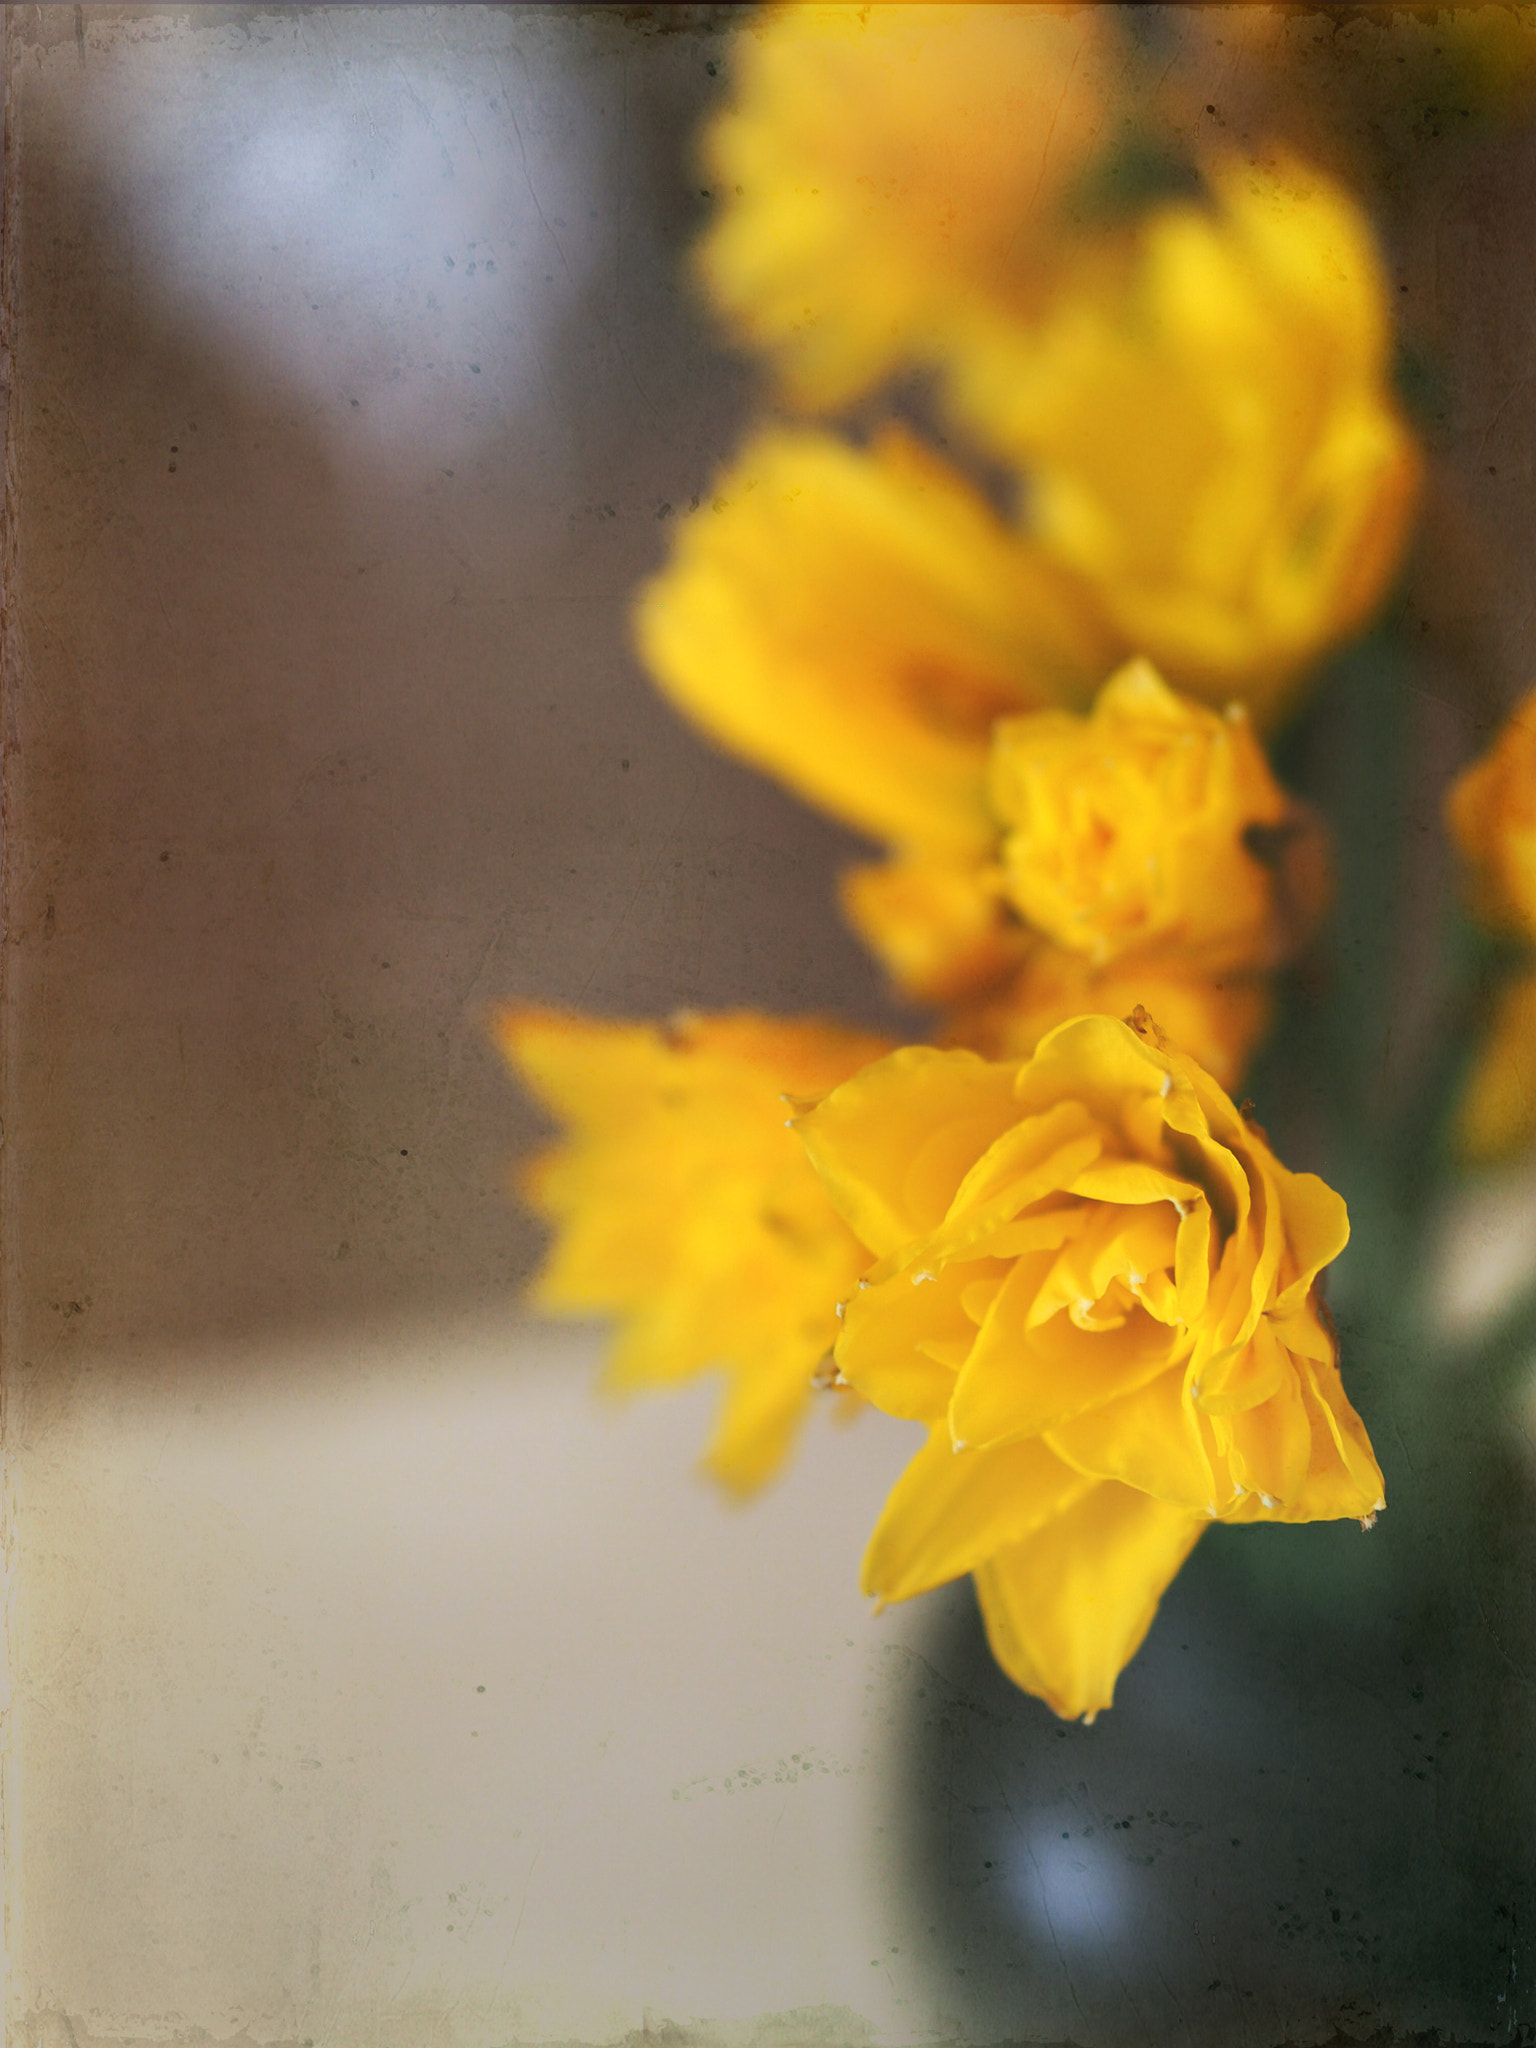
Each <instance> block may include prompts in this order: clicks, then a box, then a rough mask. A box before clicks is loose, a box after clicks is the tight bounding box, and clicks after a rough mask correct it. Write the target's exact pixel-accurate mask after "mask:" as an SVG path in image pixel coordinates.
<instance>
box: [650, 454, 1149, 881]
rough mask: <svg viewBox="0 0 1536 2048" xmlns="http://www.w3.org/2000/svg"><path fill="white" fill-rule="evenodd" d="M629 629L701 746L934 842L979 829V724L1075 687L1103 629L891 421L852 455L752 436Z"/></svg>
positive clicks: (966, 840)
mask: <svg viewBox="0 0 1536 2048" xmlns="http://www.w3.org/2000/svg"><path fill="white" fill-rule="evenodd" d="M636 633H637V635H638V641H639V647H640V652H641V656H642V658H643V659H644V661H645V663H646V665H647V667H648V668H649V669H650V671H651V673H652V675H653V676H654V677H655V679H656V681H657V682H658V683H659V684H660V686H661V688H662V689H663V690H664V691H665V692H666V694H667V695H668V696H669V697H670V698H671V699H672V701H673V702H674V703H675V704H676V705H677V706H678V707H679V709H681V710H682V711H684V712H686V713H687V714H688V715H689V717H691V718H693V719H694V720H696V721H697V722H698V724H700V725H701V726H702V727H703V728H704V730H705V731H706V732H707V733H708V734H709V735H710V736H711V737H712V738H713V739H715V740H716V741H718V742H719V743H720V744H721V745H722V746H725V747H727V748H729V749H730V750H731V751H732V752H733V753H736V754H739V755H741V756H742V757H743V758H744V759H745V760H747V761H750V762H751V763H752V764H753V765H754V766H756V767H759V768H765V769H767V770H769V771H770V772H771V773H772V774H775V775H777V776H778V777H779V778H780V779H781V780H782V781H783V782H785V783H787V784H788V785H789V787H790V788H791V789H793V790H795V791H796V792H797V793H798V794H799V795H801V796H803V797H806V798H808V799H809V800H810V801H811V802H813V803H816V804H819V805H821V806H822V807H823V808H824V809H826V810H828V811H830V812H831V813H832V814H833V815H834V816H835V817H839V818H842V819H843V820H844V821H845V822H846V823H848V824H851V825H854V826H857V827H858V828H859V829H860V830H862V831H865V832H868V833H870V834H871V835H872V836H874V837H875V838H877V839H884V840H887V841H889V842H891V843H893V844H895V845H900V846H916V847H920V848H922V849H924V850H925V851H926V852H929V853H932V854H936V855H942V856H945V857H948V858H950V859H951V860H953V859H956V858H959V857H975V856H981V855H983V854H985V853H986V851H987V849H988V848H989V846H990V844H991V838H992V829H993V828H992V824H991V820H990V818H989V816H988V813H987V809H986V803H985V797H984V789H983V773H984V768H985V761H986V745H987V734H988V732H989V731H990V729H991V725H992V721H993V720H994V719H995V718H996V717H997V716H998V715H999V714H1000V713H1001V712H1003V711H1009V710H1019V709H1022V708H1026V707H1028V706H1030V705H1033V704H1038V703H1041V702H1044V701H1049V700H1050V699H1052V698H1056V697H1059V696H1061V695H1062V694H1063V693H1067V694H1072V695H1078V694H1081V693H1082V692H1083V691H1084V690H1085V689H1086V688H1087V687H1090V686H1091V684H1092V683H1093V682H1094V681H1096V680H1097V677H1098V674H1099V673H1100V672H1101V670H1100V664H1101V663H1102V661H1103V660H1104V658H1105V654H1106V650H1107V649H1108V648H1109V647H1110V646H1112V645H1113V644H1114V643H1113V642H1110V641H1107V640H1106V639H1105V638H1104V636H1103V635H1102V633H1101V632H1100V631H1099V629H1098V627H1097V625H1096V623H1095V613H1094V612H1093V610H1092V609H1091V608H1089V607H1087V606H1085V605H1084V604H1083V603H1082V602H1081V600H1080V598H1079V597H1078V595H1077V593H1076V590H1075V587H1074V586H1073V583H1072V580H1071V578H1070V576H1063V575H1062V574H1061V572H1060V571H1058V570H1055V569H1054V568H1052V566H1051V565H1050V564H1048V563H1047V562H1045V561H1044V560H1043V558H1042V557H1041V556H1040V554H1039V552H1038V550H1036V549H1034V548H1033V547H1032V546H1030V545H1029V544H1028V543H1027V542H1023V541H1021V540H1020V539H1019V538H1018V537H1017V536H1016V535H1014V534H1013V533H1012V532H1010V530H1009V529H1008V528H1006V527H1005V526H1004V525H1003V523H1002V522H1001V521H1000V520H999V519H998V518H997V516H996V515H995V514H994V513H993V512H992V511H991V510H990V509H989V507H988V506H987V505H986V503H985V502H984V500H983V499H982V498H981V497H980V495H979V494H978V493H976V492H975V491H973V490H972V489H971V487H970V485H969V484H967V483H965V482H964V481H963V480H962V479H961V478H960V477H959V476H958V475H957V474H955V473H954V472H953V471H951V470H949V469H948V468H946V466H945V465H944V464H943V463H941V462H940V461H939V460H938V459H937V458H936V457H934V456H931V455H929V454H927V453H925V452H924V451H923V450H921V449H920V448H919V446H918V445H917V443H916V442H914V441H913V440H911V439H910V437H908V436H907V435H905V434H903V433H901V432H899V431H898V430H896V429H891V430H888V431H887V432H886V434H885V435H884V436H883V437H882V438H880V439H879V440H878V441H877V442H876V443H875V445H874V446H873V447H872V448H871V449H870V450H869V451H868V452H862V451H860V450H858V449H855V448H853V447H850V446H848V445H847V444H845V443H844V442H842V441H839V440H837V439H835V438H833V437H832V436H831V435H827V434H819V433H809V432H798V433H795V432H789V431H785V430H782V429H775V430H769V431H767V432H764V433H761V434H759V435H758V436H756V438H755V439H753V440H752V441H751V442H749V443H748V445H747V447H746V448H745V449H744V450H743V451H742V453H741V454H740V456H738V458H737V459H736V461H735V462H734V463H733V464H732V466H731V468H730V469H729V470H728V471H727V472H726V473H725V474H724V475H722V476H721V477H720V478H719V479H718V480H717V482H716V484H715V486H714V489H713V490H712V491H711V493H710V494H709V496H708V498H707V499H706V501H705V503H704V504H703V505H702V506H701V507H700V509H699V510H698V511H697V512H695V513H693V514H691V515H690V516H689V517H688V518H687V519H686V520H685V521H684V522H683V525H682V527H681V530H680V531H679V533H678V536H677V542H676V546H675V549H674V553H673V557H672V560H671V562H670V563H669V565H668V566H667V568H666V569H665V570H663V572H662V573H661V575H660V576H658V577H657V578H656V579H655V580H654V581H653V582H652V583H651V584H649V585H648V586H647V588H646V590H645V591H644V593H643V595H642V597H641V600H640V604H639V609H638V611H637V613H636Z"/></svg>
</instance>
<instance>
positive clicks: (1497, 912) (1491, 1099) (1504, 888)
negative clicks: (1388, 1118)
mask: <svg viewBox="0 0 1536 2048" xmlns="http://www.w3.org/2000/svg"><path fill="white" fill-rule="evenodd" d="M1446 823H1447V825H1448V826H1449V828H1450V833H1451V837H1452V839H1453V840H1454V842H1455V844H1456V846H1457V848H1458V850H1459V851H1460V853H1461V856H1462V860H1463V862H1464V868H1465V875H1466V880H1467V885H1468V894H1469V896H1470V899H1471V907H1472V911H1473V915H1474V916H1475V917H1476V918H1477V919H1478V921H1479V922H1480V923H1482V924H1484V925H1486V926H1488V927H1489V929H1490V930H1492V931H1495V932H1498V933H1500V934H1501V935H1503V936H1504V937H1506V938H1509V939H1513V940H1515V941H1516V942H1517V943H1518V944H1519V945H1520V947H1521V948H1522V952H1523V954H1524V956H1525V957H1524V961H1523V964H1521V965H1520V966H1518V967H1517V968H1516V969H1515V971H1514V972H1513V973H1511V974H1509V975H1508V976H1507V977H1506V978H1505V979H1504V981H1503V983H1502V984H1501V986H1500V987H1499V989H1498V991H1497V993H1496V994H1495V997H1494V1004H1493V1015H1492V1017H1491V1019H1490V1021H1489V1026H1488V1030H1487V1034H1486V1036H1485V1038H1484V1041H1483V1045H1482V1048H1481V1051H1480V1053H1479V1055H1478V1058H1477V1060H1476V1062H1475V1064H1474V1066H1473V1068H1472V1072H1471V1074H1470V1076H1469V1078H1468V1082H1467V1086H1466V1089H1465V1092H1464V1093H1463V1096H1462V1100H1461V1105H1460V1108H1459V1111H1458V1116H1457V1128H1456V1136H1457V1140H1458V1143H1459V1145H1460V1148H1461V1150H1462V1152H1463V1153H1464V1154H1465V1155H1466V1156H1467V1157H1469V1158H1472V1159H1496V1158H1499V1157H1500V1156H1502V1155H1503V1154H1505V1153H1509V1152H1513V1151H1515V1150H1517V1149H1518V1148H1519V1147H1521V1146H1523V1145H1526V1144H1529V1143H1530V1141H1531V1140H1532V1139H1533V1138H1536V964H1533V963H1532V960H1531V953H1532V949H1533V948H1536V690H1533V691H1532V692H1531V693H1530V694H1529V695H1528V696H1527V697H1525V698H1524V699H1523V700H1522V701H1521V703H1519V704H1518V705H1517V706H1516V707H1515V709H1514V711H1513V712H1512V713H1511V714H1510V716H1509V718H1508V719H1507V720H1506V722H1505V724H1504V726H1503V729H1502V730H1501V731H1500V733H1499V735H1498V737H1497V738H1496V739H1495V741H1494V743H1493V745H1492V746H1491V747H1490V748H1489V750H1488V752H1487V753H1486V754H1484V755H1483V756H1482V757H1481V758H1480V759H1479V760H1477V761H1474V762H1473V763H1472V765H1471V767H1470V768H1468V769H1466V770H1465V771H1464V772H1463V773H1462V774H1461V775H1460V776H1458V778H1457V779H1456V781H1455V782H1454V783H1453V784H1452V786H1451V789H1450V793H1449V795H1448V796H1447V798H1446Z"/></svg>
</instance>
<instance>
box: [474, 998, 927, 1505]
mask: <svg viewBox="0 0 1536 2048" xmlns="http://www.w3.org/2000/svg"><path fill="white" fill-rule="evenodd" d="M496 1029H497V1038H498V1040H499V1043H500V1045H501V1048H502V1051H503V1052H504V1053H505V1055H506V1057H507V1059H508V1061H509V1062H510V1064H511V1065H512V1067H513V1069H514V1070H515V1071H516V1073H517V1074H518V1075H519V1076H520V1078H521V1079H522V1081H523V1082H524V1084H525V1085H526V1086H527V1087H528V1088H529V1089H530V1090H531V1092H532V1093H533V1094H534V1095H535V1096H536V1097H537V1098H538V1100H539V1101H540V1102H541V1103H542V1104H543V1105H544V1107H545V1108H546V1109H548V1110H549V1111H550V1113H551V1114H552V1115H553V1116H555V1117H556V1118H558V1119H559V1120H560V1121H561V1122H562V1123H564V1124H565V1125H566V1126H567V1132H566V1135H565V1136H564V1137H563V1138H561V1139H560V1140H559V1141H558V1142H557V1143H556V1144H554V1145H553V1146H552V1147H550V1148H549V1149H548V1150H547V1151H545V1152H544V1153H543V1154H542V1155H541V1156H540V1157H538V1158H537V1159H535V1160H534V1161H533V1162H532V1164H531V1165H529V1166H528V1167H527V1168H526V1169H525V1170H524V1173H523V1176H522V1183H521V1186H522V1193H523V1196H524V1199H525V1200H526V1201H527V1202H528V1204H529V1205H530V1207H532V1208H533V1209H534V1210H535V1211H536V1212H537V1213H538V1214H539V1215H541V1216H543V1217H544V1218H545V1219H546V1220H547V1221H548V1222H549V1223H550V1224H551V1225H552V1226H553V1228H554V1233H555V1236H554V1242H553V1244H552V1246H551V1248H550V1252H549V1255H548V1258H547V1260H546V1262H545V1265H544V1268H543V1270H542V1272H541V1273H540V1275H539V1277H538V1279H537V1281H536V1282H535V1284H534V1287H533V1289H532V1296H531V1298H532V1300H533V1302H534V1303H535V1305H536V1306H538V1307H539V1308H541V1309H543V1310H545V1311H547V1312H549V1313H552V1314H556V1315H564V1316H612V1317H616V1318H617V1319H618V1321H619V1326H620V1327H619V1330H618V1334H617V1336H616V1338H615V1340H614V1343H613V1348H612V1352H611V1355H610V1360H609V1366H608V1382H609V1384H610V1386H612V1387H613V1388H615V1389H618V1390H630V1389H635V1388H640V1387H660V1386H670V1385H675V1384H677V1383H679V1382H681V1381H684V1380H687V1379H691V1378H693V1377H694V1376H696V1375H697V1374H699V1373H701V1372H704V1371H706V1370H708V1369H709V1368H711V1367H720V1368H723V1369H724V1371H725V1372H726V1373H727V1375H728V1391H727V1395H726V1399H725V1404H724V1407H723V1410H722V1413H721V1417H720V1421H719V1425H718V1427H717V1429H716V1431H715V1434H714V1437H713V1440H712V1441H711V1443H710V1446H709V1449H708V1451H707V1453H706V1456H705V1465H706V1468H707V1469H708V1470H709V1471H710V1472H712V1473H713V1475H714V1476H715V1477H716V1478H717V1479H719V1480H720V1481H722V1482H723V1483H724V1484H725V1485H726V1486H727V1487H729V1488H731V1489H732V1490H733V1491H736V1492H741V1493H745V1492H748V1491H750V1490H752V1489H753V1488H755V1487H757V1486H759V1485H761V1484H762V1482H763V1481H764V1480H766V1479H768V1478H770V1477H771V1476H772V1475H773V1473H774V1472H775V1471H776V1470H777V1469H778V1467H779V1465H780V1464H781V1463H782V1461H783V1459H784V1458H785V1457H786V1456H787V1454H788V1452H789V1449H790V1446H791V1444H792V1442H793V1439H794V1435H795V1431H796V1429H797V1427H798V1425H799V1423H800V1421H801V1418H802V1416H803V1414H804V1412H805V1407H806V1404H807V1402H808V1400H809V1399H810V1394H811V1376H812V1373H813V1372H814V1371H815V1369H816V1367H817V1365H818V1364H819V1363H820V1361H821V1360H823V1359H824V1358H825V1357H826V1355H827V1353H828V1351H829V1349H830V1347H831V1344H832V1340H833V1337H834V1335H835V1332H836V1328H837V1324H836V1319H835V1307H836V1303H837V1302H838V1301H839V1300H840V1299H841V1298H842V1296H844V1295H845V1294H847V1293H849V1292H850V1291H851V1289H852V1288H853V1285H854V1283H855V1280H856V1279H857V1276H858V1274H859V1272H860V1271H861V1269H862V1268H863V1267H864V1266H865V1265H866V1264H867V1263H868V1255H867V1253H866V1252H865V1251H864V1249H863V1247H862V1246H861V1245H860V1244H859V1242H858V1240H857V1239H856V1238H855V1237H854V1236H853V1234H852V1233H851V1232H850V1231H849V1229H848V1227H847V1225H846V1224H844V1223H843V1222H842V1220H841V1219H840V1218H839V1217H838V1215H837V1213H836V1211H835V1210H834V1209H833V1207H832V1205H831V1203H830V1201H829V1200H828V1198H827V1195H826V1193H825V1192H824V1190H823V1188H822V1186H821V1183H820V1182H819V1181H818V1179H817V1177H816V1175H815V1173H814V1172H813V1171H812V1169H811V1167H810V1165H809V1163H808V1162H807V1160H806V1157H805V1153H804V1151H803V1149H802V1148H801V1146H800V1145H799V1143H798V1142H797V1141H796V1139H795V1137H794V1135H793V1133H792V1132H791V1131H790V1130H789V1129H788V1128H787V1121H786V1120H787V1119H788V1117H789V1116H790V1113H791V1112H790V1110H789V1108H787V1107H786V1103H785V1097H786V1096H789V1097H792V1098H804V1097H814V1096H819V1095H821V1094H823V1093H825V1092H826V1090H827V1089H829V1088H831V1087H832V1086H834V1085H835V1083H837V1082H838V1081H841V1080H843V1079H845V1078H846V1077H847V1076H848V1075H850V1074H852V1073H854V1072H856V1071H857V1070H858V1069H859V1068H860V1067H862V1066H864V1065H865V1064H866V1063H867V1062H868V1061H870V1060H872V1059H875V1058H877V1057H879V1056H880V1055H881V1054H883V1053H884V1052H886V1051H887V1050H888V1044H887V1042H886V1041H885V1040H882V1039H877V1038H873V1037H870V1036H869V1035H867V1034H865V1033H862V1032H857V1031H851V1030H848V1029H845V1028H843V1027H842V1026H839V1025H835V1024H827V1023H820V1022H814V1021H802V1022H787V1021H783V1020H778V1019H773V1018H767V1017H757V1016H752V1015H748V1014H738V1015H727V1016H714V1017H696V1016H686V1015H685V1016H681V1017H679V1018H677V1019H676V1020H675V1021H674V1022H673V1023H672V1024H670V1025H669V1026H667V1027H665V1028H662V1027H658V1026H656V1025H652V1024H627V1023H610V1022H604V1021H602V1020H600V1019H597V1018H592V1017H577V1016H572V1015H569V1014H568V1013H566V1012H564V1011H559V1010H549V1009H539V1008H532V1007H529V1008H519V1009H509V1010H506V1011H504V1012H503V1013H502V1014H501V1016H500V1017H499V1019H498V1020H497V1027H496Z"/></svg>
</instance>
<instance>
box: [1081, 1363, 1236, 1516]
mask: <svg viewBox="0 0 1536 2048" xmlns="http://www.w3.org/2000/svg"><path fill="white" fill-rule="evenodd" d="M1163 1336H1164V1341H1165V1344H1166V1339H1167V1333H1166V1331H1165V1332H1163ZM1165 1355H1166V1352H1165ZM1185 1379H1186V1374H1185V1373H1184V1371H1183V1370H1181V1369H1180V1366H1179V1364H1178V1363H1174V1364H1173V1365H1172V1366H1171V1368H1170V1369H1169V1370H1167V1371H1165V1372H1162V1373H1160V1374H1157V1375H1156V1376H1154V1377H1152V1378H1150V1379H1149V1380H1148V1381H1147V1382H1146V1384H1145V1385H1144V1386H1142V1387H1141V1388H1140V1389H1138V1390H1137V1391H1135V1392H1132V1393H1127V1394H1122V1395H1121V1396H1120V1397H1119V1398H1118V1399H1117V1400H1113V1401H1106V1402H1105V1403H1104V1404H1103V1405H1102V1406H1100V1407H1097V1408H1090V1409H1088V1410H1086V1411H1085V1412H1084V1413H1083V1414H1081V1415H1077V1416H1074V1417H1073V1419H1072V1420H1071V1421H1070V1422H1064V1423H1062V1424H1061V1425H1060V1426H1059V1427H1058V1428H1056V1429H1053V1430H1052V1431H1051V1433H1050V1438H1049V1442H1050V1445H1051V1448H1052V1450H1054V1451H1055V1452H1056V1454H1057V1456H1058V1457H1061V1458H1065V1459H1066V1461H1067V1463H1068V1464H1069V1465H1074V1466H1076V1468H1077V1469H1078V1471H1080V1472H1087V1473H1089V1474H1090V1475H1091V1476H1092V1477H1093V1478H1095V1479H1118V1480H1121V1481H1123V1482H1124V1484H1126V1485H1127V1486H1134V1487H1135V1488H1136V1489H1137V1490H1138V1491H1139V1492H1142V1493H1149V1494H1152V1495H1154V1496H1155V1497H1156V1498H1157V1499H1158V1500H1164V1501H1171V1502H1174V1503H1176V1504H1177V1505H1178V1506H1179V1507H1181V1508H1182V1509H1184V1510H1185V1512H1186V1513H1188V1514H1205V1515H1214V1514H1215V1513H1217V1512H1218V1510H1219V1509H1220V1508H1221V1507H1223V1506H1224V1505H1225V1504H1226V1502H1227V1500H1228V1498H1229V1497H1230V1495H1231V1491H1232V1488H1231V1485H1230V1482H1229V1481H1228V1480H1227V1479H1226V1477H1225V1475H1224V1474H1223V1473H1222V1472H1220V1471H1219V1470H1218V1469H1217V1464H1218V1461H1217V1459H1216V1458H1215V1456H1214V1453H1215V1448H1216V1444H1215V1437H1214V1434H1212V1432H1211V1425H1210V1424H1209V1423H1206V1422H1204V1421H1203V1419H1202V1418H1201V1416H1200V1415H1199V1413H1198V1411H1197V1410H1196V1408H1195V1405H1194V1402H1193V1401H1192V1400H1191V1398H1190V1396H1189V1392H1188V1389H1187V1387H1186V1385H1185Z"/></svg>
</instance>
